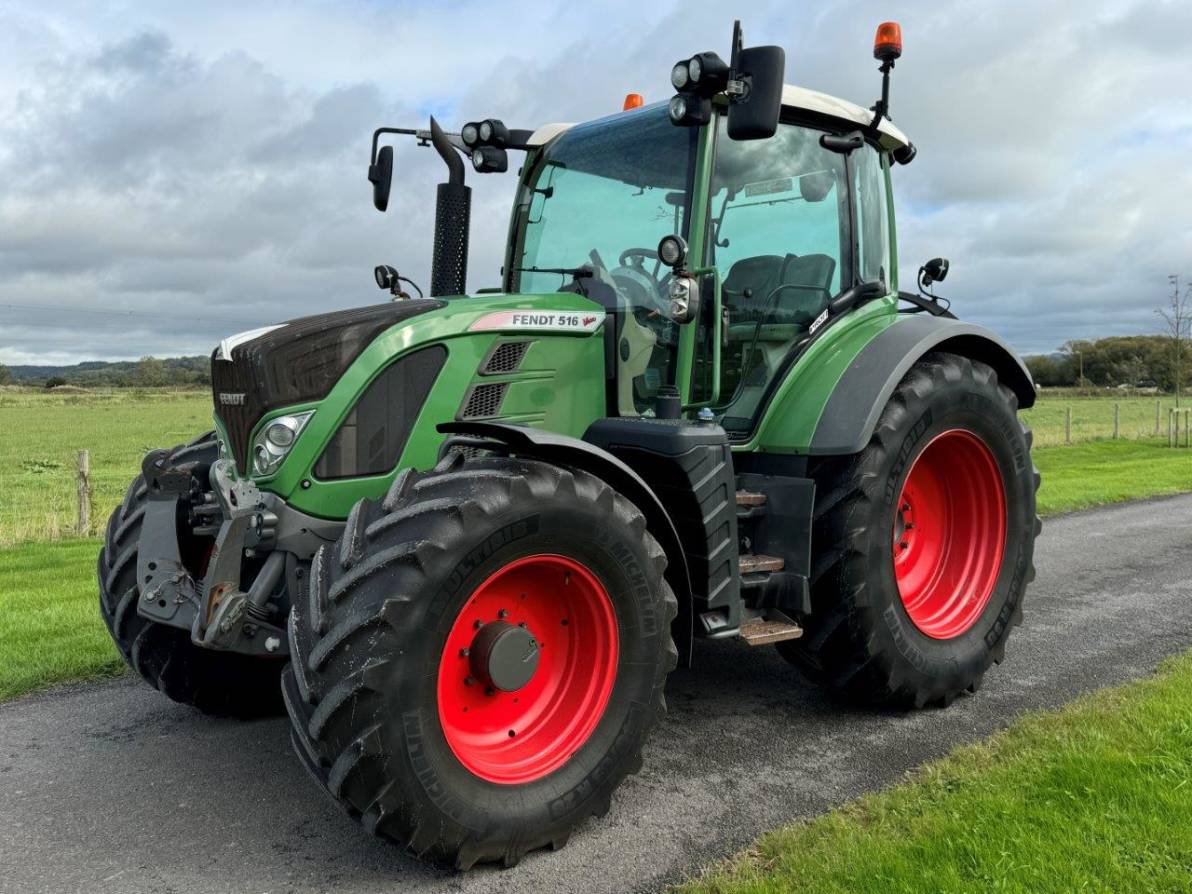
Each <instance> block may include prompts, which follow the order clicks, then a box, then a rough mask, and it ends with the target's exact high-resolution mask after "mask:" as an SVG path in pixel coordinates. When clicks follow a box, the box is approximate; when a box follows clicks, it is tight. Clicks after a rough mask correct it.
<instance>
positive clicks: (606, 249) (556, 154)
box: [509, 107, 699, 414]
mask: <svg viewBox="0 0 1192 894" xmlns="http://www.w3.org/2000/svg"><path fill="white" fill-rule="evenodd" d="M698 133H699V131H698V129H697V128H686V127H675V126H674V125H673V124H671V123H670V120H669V118H668V117H667V114H666V109H665V107H651V108H647V109H642V110H641V111H638V112H629V113H623V114H620V115H617V116H615V117H613V118H607V119H604V120H601V121H596V122H592V123H591V124H583V125H579V126H577V127H573V128H572V129H571V130H569V131H567V132H566V133H564V134H563V135H562V136H560V137H559V138H558V139H557V140H556V141H555V142H554V143H553V144H551V145H550V146H549V147H548V148H547V149H546V151H545V152H544V154H543V155H542V157H541V158H540V159H539V160H538V161H537V163H536V165H535V169H534V171H532V172H531V174H530V177H529V178H528V181H527V183H526V184H524V185H523V187H522V189H521V193H520V195H519V198H518V204H517V207H516V208H515V210H514V215H515V217H514V241H513V245H512V252H511V257H510V271H509V290H510V291H517V292H554V291H559V290H563V289H566V290H568V291H578V292H582V293H583V294H586V295H588V296H589V297H591V298H592V299H593V300H596V301H599V302H600V303H601V304H603V305H604V306H605V308H606V310H608V311H610V312H612V313H614V314H616V317H615V320H616V325H617V326H618V328H619V329H620V330H621V331H620V332H618V335H619V336H621V337H620V338H619V339H618V342H619V344H620V345H621V347H620V350H619V351H618V355H619V360H618V363H619V366H620V369H619V370H618V377H619V379H624V380H625V382H626V389H627V390H625V391H624V393H623V394H622V395H621V397H622V398H623V399H622V400H620V401H619V403H620V405H621V407H620V409H621V412H622V413H627V414H628V413H633V412H641V411H643V410H645V409H646V408H648V407H649V406H651V405H652V403H653V397H654V395H655V394H657V392H658V389H659V387H661V385H663V384H671V383H673V379H674V364H675V353H676V349H677V347H678V327H677V326H676V325H675V324H674V323H673V322H671V321H670V320H669V318H668V316H667V311H668V295H667V286H668V283H669V280H670V270H669V269H668V268H666V267H663V266H662V265H661V264H660V263H659V262H658V256H657V247H658V241H659V240H660V239H661V238H662V237H663V236H667V235H671V234H677V235H680V236H683V237H684V238H686V237H687V227H688V217H689V214H690V208H691V174H692V169H693V167H694V158H695V145H696V140H697V139H698ZM578 268H585V270H584V273H583V274H582V275H581V276H579V277H578V278H576V277H573V276H572V274H571V273H559V272H558V271H559V270H568V271H571V270H577V269H578ZM626 343H627V344H628V347H626ZM626 355H629V356H628V359H627V358H626ZM630 392H631V393H630Z"/></svg>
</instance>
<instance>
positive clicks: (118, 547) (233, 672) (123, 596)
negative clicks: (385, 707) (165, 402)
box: [96, 432, 284, 718]
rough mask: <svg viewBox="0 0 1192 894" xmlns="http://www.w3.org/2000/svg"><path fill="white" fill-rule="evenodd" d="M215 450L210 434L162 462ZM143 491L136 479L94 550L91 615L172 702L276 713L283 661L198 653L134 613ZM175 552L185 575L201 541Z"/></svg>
mask: <svg viewBox="0 0 1192 894" xmlns="http://www.w3.org/2000/svg"><path fill="white" fill-rule="evenodd" d="M218 452H219V448H218V444H217V443H216V441H215V435H214V432H208V433H207V434H205V435H200V436H199V437H198V438H196V439H195V440H194V441H192V442H191V443H189V444H183V445H179V446H177V447H175V448H174V449H173V450H172V451H171V453H170V458H169V462H171V463H182V462H195V461H198V462H205V463H208V464H210V463H212V462H214V461H215V459H216V458H217V455H218ZM148 493H149V487H148V485H147V484H146V483H145V478H144V476H142V475H137V477H136V478H135V479H134V480H133V482H132V484H130V485H129V487H128V493H127V494H126V495H125V497H124V502H123V503H121V505H120V506H118V507H116V510H115V511H114V512H113V513H112V515H111V517H110V518H109V519H108V527H107V533H106V536H105V538H104V545H103V549H101V550H100V552H99V559H98V563H97V565H98V567H97V569H96V570H97V576H98V578H99V611H100V615H101V616H102V617H103V620H104V624H105V625H106V626H107V628H108V633H110V634H111V636H112V642H114V643H115V644H116V648H117V649H119V650H120V655H121V657H122V658H124V661H125V662H126V663H127V664H128V666H129V667H131V668H132V669H133V670H135V671H136V672H137V673H138V674H140V676H141V678H142V679H143V680H145V682H146V683H148V684H149V685H150V686H152V687H153V688H155V689H157V690H159V691H160V692H162V693H163V694H165V695H166V696H168V697H169V698H171V699H173V700H174V701H176V702H179V703H181V704H184V705H191V706H193V707H195V708H198V709H199V710H200V711H202V712H203V713H205V714H212V715H216V716H222V715H229V716H234V717H241V718H250V717H259V716H264V715H272V714H277V713H279V712H280V711H281V708H282V701H281V684H280V676H281V669H282V666H283V664H284V662H282V661H279V660H277V659H270V658H253V657H249V656H246V655H236V654H233V653H228V652H214V651H211V650H208V649H200V648H199V647H198V646H196V645H195V644H194V643H192V642H191V639H190V633H189V631H186V630H182V629H179V628H176V627H168V626H166V625H164V624H157V623H155V622H153V621H150V620H149V619H147V618H143V617H141V616H140V615H139V614H137V601H138V599H139V597H140V588H139V587H138V585H137V553H138V546H139V543H140V539H141V522H142V519H143V517H144V514H145V504H146V503H147V502H148ZM207 542H208V543H209V542H210V541H207ZM181 546H182V549H183V554H184V555H183V558H184V560H189V561H188V564H190V565H191V566H192V568H191V570H192V573H193V572H194V570H195V569H194V567H193V566H194V565H195V564H197V562H198V561H201V557H202V555H203V554H204V550H205V548H206V543H203V542H198V541H197V540H196V539H193V538H192V539H186V538H184V540H183V543H182V544H181Z"/></svg>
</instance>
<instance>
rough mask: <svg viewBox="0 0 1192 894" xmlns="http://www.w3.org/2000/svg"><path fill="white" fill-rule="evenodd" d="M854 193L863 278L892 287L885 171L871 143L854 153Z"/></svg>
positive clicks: (859, 255) (859, 265)
mask: <svg viewBox="0 0 1192 894" xmlns="http://www.w3.org/2000/svg"><path fill="white" fill-rule="evenodd" d="M852 162H853V195H854V196H855V197H856V199H855V200H856V203H857V258H858V273H859V274H860V278H861V281H862V282H881V283H883V284H884V285H885V286H886V288H887V289H888V288H890V286H891V281H890V218H889V209H888V206H887V197H886V172H885V170H884V169H883V167H882V159H881V156H880V155H878V153H877V150H876V149H874V148H873V147H872V146H868V145H866V146H863V147H862V148H861V149H859V150H857V151H856V152H854V153H853V159H852Z"/></svg>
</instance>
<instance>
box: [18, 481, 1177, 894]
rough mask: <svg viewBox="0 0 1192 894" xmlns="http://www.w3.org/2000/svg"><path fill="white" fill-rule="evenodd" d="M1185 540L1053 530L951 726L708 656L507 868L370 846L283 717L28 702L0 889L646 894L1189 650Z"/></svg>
mask: <svg viewBox="0 0 1192 894" xmlns="http://www.w3.org/2000/svg"><path fill="white" fill-rule="evenodd" d="M1190 546H1192V495H1187V496H1180V497H1173V498H1169V499H1163V500H1154V501H1149V502H1145V503H1134V504H1127V505H1122V506H1117V507H1112V508H1108V509H1101V510H1097V511H1092V512H1085V513H1080V514H1076V515H1070V516H1067V517H1063V518H1059V519H1055V520H1053V521H1051V522H1050V523H1048V524H1047V525H1046V526H1045V527H1044V531H1043V536H1042V537H1041V538H1040V540H1039V545H1038V554H1037V564H1038V567H1039V577H1038V580H1037V581H1036V582H1035V584H1034V585H1033V586H1032V587H1031V589H1030V591H1029V592H1028V594H1027V602H1026V606H1027V609H1026V610H1027V616H1026V621H1025V624H1024V626H1023V627H1020V628H1018V629H1017V630H1016V631H1015V633H1014V635H1013V637H1012V638H1011V640H1010V646H1009V649H1008V650H1007V656H1006V663H1005V664H1004V665H1002V667H1000V668H998V669H995V670H993V671H992V672H991V673H990V674H989V675H987V677H986V681H985V688H984V689H983V690H982V691H981V692H980V693H978V694H977V695H976V696H974V697H970V698H965V699H961V700H960V701H958V702H957V703H956V704H954V705H953V706H952V707H951V708H949V709H947V710H943V711H939V710H935V711H925V712H919V713H915V714H906V715H899V714H881V713H875V712H871V711H859V710H858V711H849V710H845V709H842V708H840V707H839V706H837V705H835V704H832V703H830V702H828V701H827V700H826V699H825V698H824V697H823V696H822V695H821V694H820V693H819V692H818V691H817V690H816V689H815V688H813V687H810V686H808V685H807V684H805V683H803V682H802V681H801V680H800V678H799V676H798V675H797V674H796V672H795V671H794V670H793V669H791V668H790V667H789V666H788V665H787V664H786V663H785V662H783V661H782V660H781V659H780V658H779V657H778V656H777V655H776V654H775V653H774V652H773V650H771V649H749V648H748V647H745V646H741V645H738V644H735V643H734V644H722V645H713V644H702V646H703V647H702V648H700V649H699V651H698V653H697V656H696V657H697V663H696V666H695V667H694V668H693V669H691V670H687V671H680V672H677V673H676V674H675V675H674V676H673V677H672V680H671V683H670V685H669V687H668V701H669V704H670V709H671V710H670V714H669V715H668V717H667V719H666V721H665V722H664V723H663V725H662V726H661V728H660V729H658V730H657V731H656V732H655V735H654V736H653V739H652V741H651V744H650V745H649V747H648V748H647V750H646V760H645V767H644V769H643V771H642V773H641V774H640V775H639V776H637V777H634V778H632V779H630V780H629V781H628V782H627V783H626V784H625V785H624V786H622V788H621V789H620V791H619V792H618V794H617V796H616V797H615V799H614V801H613V808H612V810H611V812H610V813H609V815H608V816H607V817H605V818H604V819H602V820H600V821H594V822H590V823H588V824H587V825H585V826H583V827H581V828H580V829H579V830H577V832H576V834H575V835H573V836H572V839H571V843H570V844H569V845H568V846H567V847H565V848H564V849H563V850H561V851H559V852H556V853H549V852H540V853H537V854H531V855H530V856H528V857H527V858H526V859H525V860H524V861H522V863H521V865H520V866H518V867H516V868H514V869H511V870H499V869H495V868H483V869H479V870H476V871H473V872H472V873H468V874H465V875H458V874H453V873H448V872H442V871H437V870H433V869H429V868H427V867H425V866H422V865H420V864H419V863H417V862H415V861H413V860H411V859H408V858H406V857H404V856H403V855H402V854H401V853H400V852H399V851H398V850H397V849H396V848H394V847H392V846H389V845H386V844H384V843H382V842H380V841H377V840H375V839H372V838H370V837H368V836H367V835H365V834H364V833H363V832H362V831H361V830H360V829H359V828H358V827H357V826H356V824H355V823H354V822H352V821H351V820H349V819H348V818H347V816H345V815H344V814H342V813H340V812H339V810H338V809H337V808H336V807H335V806H334V805H333V804H332V803H331V802H330V801H329V800H328V799H327V798H326V797H325V796H324V795H323V794H322V793H321V792H320V791H319V790H318V789H317V788H316V787H315V785H314V784H313V783H312V782H311V781H310V779H309V778H308V777H307V775H306V773H305V772H304V771H303V770H302V769H301V767H300V766H299V764H298V761H297V759H296V758H294V756H293V755H292V754H291V752H290V746H289V742H288V736H287V732H286V725H285V722H284V721H283V720H270V721H261V722H254V723H238V722H233V721H216V720H210V719H206V718H204V717H202V716H200V715H198V714H196V713H193V712H192V711H190V710H188V709H186V708H183V707H179V706H177V705H174V704H172V703H171V702H169V701H167V700H166V699H165V698H164V697H163V696H161V695H159V694H158V693H156V692H154V691H153V690H150V689H148V688H146V687H144V686H143V685H140V684H138V683H134V682H133V681H132V680H127V679H126V680H121V681H116V682H111V683H105V684H101V685H89V686H81V687H76V688H70V689H62V690H57V691H54V692H51V693H49V694H45V695H40V696H34V697H31V698H27V699H23V700H20V701H17V702H13V703H11V704H8V705H3V706H0V894H33V892H41V891H47V892H49V891H53V892H68V891H86V892H94V894H100V892H119V894H134V892H163V891H170V892H178V894H187V892H196V894H197V892H202V894H217V892H236V894H242V892H279V894H280V892H316V891H331V890H334V891H336V892H344V894H349V892H375V891H398V890H400V891H403V892H432V891H459V892H470V891H486V892H487V891H492V892H505V891H508V892H527V891H576V892H585V894H592V892H602V891H610V892H614V891H615V892H626V891H649V890H657V889H658V888H660V887H662V886H664V885H665V884H666V883H668V882H672V881H677V880H680V879H682V878H683V877H685V875H687V874H688V873H691V872H694V871H697V870H698V869H699V867H700V866H701V865H703V864H705V863H707V862H708V861H710V860H713V859H715V858H718V857H722V856H725V855H727V854H730V853H732V852H733V851H735V850H737V849H739V848H740V847H742V846H744V845H746V844H747V843H748V842H750V841H751V840H752V839H753V838H754V837H755V836H756V835H758V834H759V833H760V832H762V831H764V830H765V829H767V828H770V827H773V826H775V825H778V824H781V823H784V822H787V821H790V820H792V819H795V818H796V817H806V816H811V815H813V814H816V813H819V812H821V811H824V810H827V809H829V808H831V807H833V806H834V805H837V804H840V803H841V802H843V801H846V800H848V799H850V798H853V797H855V796H857V795H859V794H861V793H862V792H866V791H870V790H873V789H876V788H879V787H882V786H885V785H887V784H889V783H891V782H895V781H897V780H898V779H899V777H900V776H902V774H903V773H905V772H906V771H907V770H909V769H911V768H913V767H915V766H916V765H918V764H920V763H922V762H924V761H926V760H929V759H930V758H933V757H936V756H938V755H941V754H943V753H944V752H945V751H947V750H948V749H950V748H951V747H952V746H954V745H957V744H959V743H962V742H968V741H972V740H974V739H977V738H979V737H982V736H985V735H987V734H989V733H990V732H992V731H994V730H996V729H998V728H1000V727H1002V726H1004V725H1005V724H1006V723H1008V722H1009V721H1010V720H1011V719H1012V718H1014V717H1015V716H1016V715H1017V714H1019V713H1021V712H1022V711H1025V710H1028V709H1031V708H1040V707H1050V706H1054V705H1058V704H1061V703H1063V702H1066V701H1069V700H1070V699H1072V698H1073V697H1074V696H1076V695H1077V694H1079V693H1081V692H1085V691H1087V690H1090V689H1094V688H1097V687H1101V686H1107V685H1111V684H1114V683H1119V682H1121V681H1124V680H1128V679H1131V678H1134V677H1138V676H1141V675H1144V674H1146V673H1148V672H1149V671H1151V670H1152V669H1153V668H1154V666H1155V664H1156V663H1157V662H1158V661H1159V660H1160V659H1161V658H1162V657H1163V656H1165V655H1169V654H1172V653H1175V652H1178V651H1180V650H1182V649H1185V648H1188V647H1190V646H1192V549H1190V548H1189V547H1190ZM0 660H2V656H0Z"/></svg>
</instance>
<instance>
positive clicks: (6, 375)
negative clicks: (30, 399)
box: [0, 363, 12, 385]
mask: <svg viewBox="0 0 1192 894" xmlns="http://www.w3.org/2000/svg"><path fill="white" fill-rule="evenodd" d="M11 384H12V370H11V369H9V368H8V367H7V366H5V365H4V364H3V363H0V385H11Z"/></svg>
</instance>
